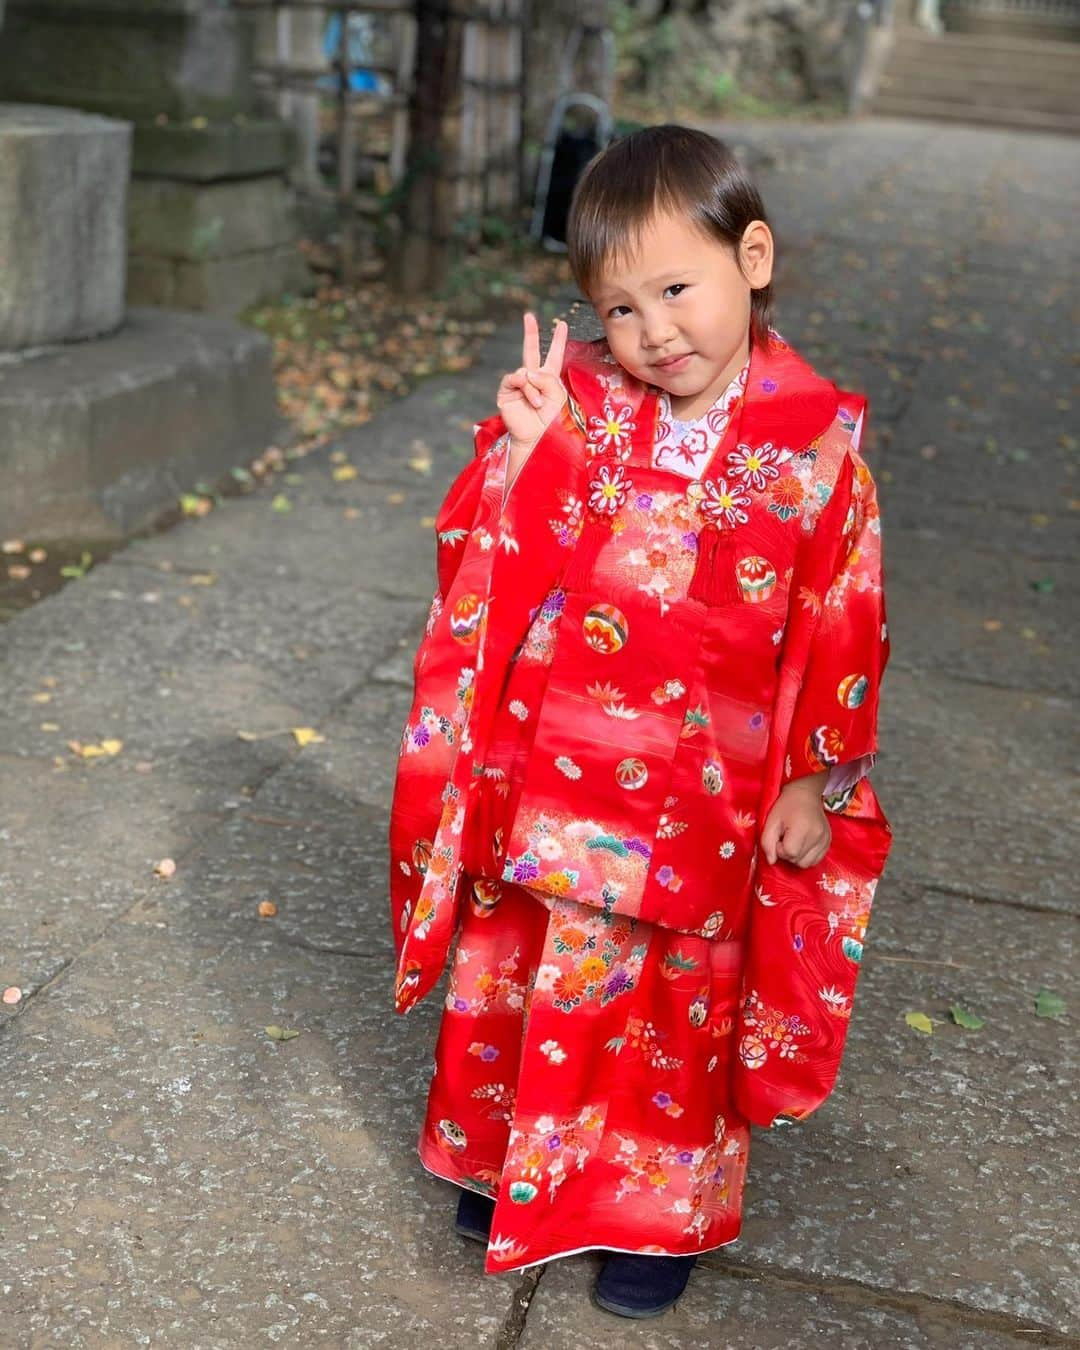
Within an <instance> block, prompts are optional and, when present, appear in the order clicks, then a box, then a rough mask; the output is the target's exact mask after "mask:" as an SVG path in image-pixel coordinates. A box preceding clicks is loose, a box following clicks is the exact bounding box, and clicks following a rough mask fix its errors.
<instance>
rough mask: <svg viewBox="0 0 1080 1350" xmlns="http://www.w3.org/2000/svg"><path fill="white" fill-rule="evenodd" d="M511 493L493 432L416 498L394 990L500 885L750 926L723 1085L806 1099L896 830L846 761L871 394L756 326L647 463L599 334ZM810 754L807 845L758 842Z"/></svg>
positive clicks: (686, 921)
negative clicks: (429, 597) (718, 380)
mask: <svg viewBox="0 0 1080 1350" xmlns="http://www.w3.org/2000/svg"><path fill="white" fill-rule="evenodd" d="M564 382H565V383H566V385H567V387H568V390H569V392H570V396H571V397H570V401H569V402H568V404H567V406H566V408H565V409H564V411H563V414H562V416H561V417H560V418H559V419H558V420H557V421H556V422H555V423H554V424H553V425H552V426H551V427H550V428H549V429H548V431H547V432H546V434H545V435H544V437H543V438H542V439H541V440H540V442H539V443H538V444H537V445H536V447H535V448H534V450H533V452H532V453H531V455H530V456H529V458H528V459H527V461H526V463H525V465H524V466H523V468H522V469H521V471H520V473H519V475H518V478H517V480H516V482H515V483H514V485H513V487H512V488H511V490H510V491H509V493H508V495H507V497H506V501H505V503H504V502H503V483H504V475H505V460H506V438H505V437H504V436H503V435H502V433H503V431H504V430H505V428H504V427H503V425H502V422H501V419H499V418H492V419H489V421H487V422H485V423H483V424H481V425H480V426H479V427H478V428H477V441H476V448H477V456H476V459H475V460H474V461H473V462H472V463H471V464H470V465H469V466H468V467H467V468H466V469H465V470H463V472H462V473H461V474H460V475H459V477H458V479H457V480H456V481H455V483H454V484H453V486H452V487H451V489H450V492H449V494H448V495H447V498H446V501H445V502H444V504H443V507H442V509H441V511H440V513H439V516H438V518H437V520H436V532H437V536H438V546H439V554H438V574H439V584H438V590H437V592H436V594H435V597H434V600H433V602H432V607H431V612H430V615H429V620H428V624H427V630H426V633H425V636H424V639H423V641H422V642H421V644H420V648H419V650H418V652H417V656H416V662H415V672H414V673H415V683H416V688H415V696H414V701H413V707H412V710H411V713H410V716H409V720H408V722H407V724H406V726H405V729H404V732H403V736H402V749H401V759H400V764H399V771H398V779H397V786H396V790H395V796H394V803H393V811H392V819H391V839H390V843H391V869H392V877H391V899H392V909H393V915H394V923H395V936H396V940H397V943H398V948H399V966H398V982H397V1004H398V1008H399V1010H401V1011H404V1010H406V1009H407V1008H409V1007H410V1006H412V1004H413V1003H414V1002H416V1000H417V999H419V998H421V997H423V995H424V994H425V993H427V992H428V990H430V988H431V987H432V986H433V985H434V983H435V982H436V981H437V980H438V977H439V975H440V973H441V971H442V969H443V966H444V964H445V961H446V956H447V952H448V949H449V945H450V942H451V940H452V937H453V933H454V930H455V927H456V920H457V914H458V909H457V907H458V905H459V904H464V903H468V904H472V905H474V906H477V907H478V908H480V909H482V910H484V911H485V912H490V914H491V921H492V922H496V923H497V922H498V899H499V888H500V882H501V881H513V882H516V883H518V884H519V885H522V886H525V887H526V888H528V889H529V890H530V891H532V892H534V893H535V894H536V895H537V897H538V903H540V902H541V901H542V900H543V899H544V898H546V897H553V896H555V897H566V898H568V899H571V900H575V901H577V902H579V903H581V904H586V905H593V906H598V907H601V908H604V909H606V910H608V911H611V912H613V913H618V914H623V915H626V916H629V917H632V918H636V919H640V920H643V921H647V922H648V923H653V924H659V925H662V926H663V927H666V928H670V929H676V930H682V931H685V932H688V933H696V934H699V935H701V936H703V937H706V938H715V939H717V940H730V939H741V940H743V941H745V943H746V964H745V970H744V978H743V998H742V1008H741V1014H740V1018H741V1022H740V1027H739V1042H738V1044H739V1055H738V1062H737V1064H736V1067H735V1075H736V1081H735V1084H734V1088H735V1095H736V1101H737V1103H738V1104H739V1106H740V1109H742V1110H743V1111H744V1113H745V1115H746V1116H747V1117H748V1118H749V1119H750V1120H752V1121H755V1122H756V1123H759V1124H771V1123H772V1121H773V1120H774V1119H775V1118H776V1116H777V1115H779V1114H785V1115H790V1116H797V1117H798V1116H804V1115H806V1114H807V1113H808V1112H809V1111H811V1110H813V1109H814V1108H815V1107H816V1106H818V1105H819V1104H820V1103H821V1102H822V1101H823V1100H824V1098H825V1097H826V1096H827V1095H828V1093H829V1091H830V1090H831V1088H832V1086H833V1083H834V1081H835V1077H836V1072H837V1069H838V1067H839V1062H840V1056H841V1053H842V1050H843V1045H844V1039H845V1036H846V1031H847V1026H848V1019H849V1018H850V1015H851V1006H852V998H853V994H854V987H855V980H856V976H857V973H858V969H859V959H860V957H861V954H862V943H863V939H864V935H865V930H866V925H867V922H868V918H869V911H870V905H871V900H872V898H873V892H874V887H875V886H876V883H877V879H878V877H879V875H880V873H881V871H882V868H883V867H884V863H885V858H886V854H887V852H888V847H889V830H888V825H887V823H886V821H885V819H884V816H883V815H882V812H881V810H880V807H879V806H878V803H877V799H876V797H875V795H874V792H873V790H872V788H871V787H870V784H869V781H868V779H867V778H866V777H865V776H864V774H865V769H866V768H867V767H868V766H869V765H870V764H871V763H872V759H873V755H874V753H875V750H876V743H877V742H876V735H877V732H876V724H877V705H878V693H879V685H880V678H881V673H882V670H883V668H884V665H885V662H886V659H887V655H888V640H887V636H886V629H885V623H884V608H883V599H882V588H881V541H880V526H879V520H878V513H877V504H876V498H875V494H874V487H873V482H872V480H871V478H870V475H869V473H868V471H867V469H866V466H865V465H864V463H863V461H862V460H861V458H860V457H859V454H858V449H857V444H858V440H857V437H858V434H859V433H860V432H861V427H862V422H863V420H864V415H865V400H864V399H862V398H861V397H859V396H858V395H855V394H851V393H847V392H844V391H840V390H838V389H837V388H836V386H835V385H833V384H831V383H830V382H829V381H827V380H824V379H822V378H821V377H820V376H818V375H817V374H815V372H814V371H813V370H811V368H810V367H809V366H808V365H807V364H806V363H805V362H804V361H803V360H802V359H801V358H800V357H799V356H798V355H797V354H796V353H795V352H794V351H793V350H792V349H791V348H790V347H788V346H787V344H786V343H784V342H783V340H782V339H781V338H780V337H779V336H778V335H777V334H776V333H773V334H771V337H770V342H769V344H768V345H767V346H761V345H758V344H755V345H754V346H753V347H752V350H751V359H750V365H749V372H748V376H747V380H746V388H745V393H744V395H743V397H742V399H741V400H740V401H739V402H738V403H737V404H736V406H735V407H734V408H733V409H732V410H731V414H730V420H729V421H727V424H726V428H725V429H724V430H723V431H722V434H721V437H720V440H719V443H718V444H717V446H716V449H715V451H714V452H713V453H712V454H711V456H709V458H708V459H707V461H697V462H696V464H695V468H694V469H692V470H691V471H690V473H688V474H686V475H681V474H680V472H678V471H677V470H674V471H673V469H672V468H671V467H670V466H669V467H663V468H661V467H656V466H654V462H653V461H654V442H655V441H656V437H657V431H658V426H657V422H658V413H659V400H658V397H657V393H656V391H655V390H653V389H650V388H648V387H646V386H643V385H641V384H639V383H637V382H635V381H634V380H632V379H631V377H630V376H629V375H627V373H626V372H625V371H623V370H622V369H621V368H620V367H619V366H618V365H617V364H616V363H615V362H614V360H613V358H612V357H611V355H610V353H609V352H608V351H607V348H606V347H605V346H604V344H602V343H596V344H571V347H570V352H569V354H568V359H567V363H566V368H565V370H564ZM820 770H830V771H831V772H832V778H831V779H830V795H829V796H828V797H827V798H826V804H827V806H828V807H829V810H830V817H829V818H830V824H831V826H832V832H833V837H832V844H831V847H830V849H829V852H828V854H827V855H826V857H825V859H824V860H823V862H822V863H820V864H819V865H817V866H814V867H810V868H806V869H799V868H796V867H794V866H792V865H790V864H787V863H777V864H775V865H769V864H768V863H767V862H766V861H765V859H764V856H763V855H762V854H761V852H760V849H759V848H758V837H759V834H760V827H761V825H762V823H763V822H764V820H765V818H766V815H767V813H768V811H769V809H770V807H771V806H772V805H773V803H774V802H775V800H776V798H777V795H778V793H779V792H780V789H781V788H782V786H783V785H784V783H785V782H787V781H789V780H790V779H792V778H795V777H800V776H802V775H805V774H808V773H812V772H816V771H820Z"/></svg>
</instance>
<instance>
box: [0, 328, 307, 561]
mask: <svg viewBox="0 0 1080 1350" xmlns="http://www.w3.org/2000/svg"><path fill="white" fill-rule="evenodd" d="M279 430H280V422H279V419H278V416H277V413H276V408H275V401H274V386H273V380H272V377H271V370H270V347H269V343H268V342H267V341H266V339H265V338H264V337H262V336H261V335H260V334H258V333H255V332H253V331H251V330H249V329H246V328H243V327H241V326H240V325H238V324H234V323H229V322H225V321H223V320H220V319H210V318H207V317H205V316H203V315H193V314H169V313H160V312H157V311H153V310H147V311H139V310H134V311H131V312H129V314H128V316H127V320H126V322H125V323H124V324H123V326H122V327H121V328H120V329H119V330H118V331H117V332H116V333H114V334H112V335H111V336H109V337H107V338H102V339H101V340H100V341H98V342H94V343H86V344H80V345H78V346H62V347H52V348H47V349H45V350H44V351H40V352H38V353H33V354H30V355H28V356H24V357H22V358H19V359H13V360H11V361H9V362H8V363H6V364H4V365H0V481H2V482H3V484H4V492H3V494H2V496H0V537H6V536H7V535H9V534H20V535H27V536H30V537H32V538H35V539H43V540H49V539H58V538H59V539H67V540H73V539H74V540H78V539H95V540H103V539H123V538H124V537H126V536H127V535H129V534H130V533H132V532H133V531H134V530H137V529H139V528H141V527H143V526H145V525H147V524H148V523H149V522H150V521H151V520H152V519H153V518H154V517H155V516H156V515H157V514H158V513H159V512H160V511H162V510H163V509H164V508H166V507H168V506H170V505H172V504H173V503H175V501H176V498H177V496H178V494H179V493H180V492H182V491H184V490H185V489H187V488H189V487H190V486H191V485H192V484H193V483H194V482H195V481H196V480H198V479H199V478H213V477H216V476H217V475H218V474H220V473H223V472H224V471H225V470H226V469H228V468H229V467H231V466H232V465H234V464H238V463H241V462H242V461H243V460H244V459H245V458H246V457H251V456H253V455H255V454H256V453H258V452H259V451H260V450H262V449H263V448H264V447H265V446H266V445H267V444H268V443H269V442H271V441H272V440H274V438H275V436H276V435H277V434H278V432H279Z"/></svg>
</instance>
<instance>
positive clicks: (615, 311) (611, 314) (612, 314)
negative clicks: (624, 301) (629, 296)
mask: <svg viewBox="0 0 1080 1350" xmlns="http://www.w3.org/2000/svg"><path fill="white" fill-rule="evenodd" d="M620 309H623V310H627V312H628V313H629V310H628V309H627V306H626V305H615V306H613V307H612V308H611V309H609V310H608V318H609V319H617V318H618V317H619V310H620Z"/></svg>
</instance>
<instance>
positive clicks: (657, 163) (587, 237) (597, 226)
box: [566, 123, 772, 346]
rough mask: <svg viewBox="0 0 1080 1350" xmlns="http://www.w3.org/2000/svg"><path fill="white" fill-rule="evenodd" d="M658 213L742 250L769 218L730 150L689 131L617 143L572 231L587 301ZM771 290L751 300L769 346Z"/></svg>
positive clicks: (597, 164) (756, 331)
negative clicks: (749, 232) (678, 217)
mask: <svg viewBox="0 0 1080 1350" xmlns="http://www.w3.org/2000/svg"><path fill="white" fill-rule="evenodd" d="M657 210H661V211H670V212H673V213H678V214H683V215H685V216H686V217H688V219H689V221H690V223H691V224H694V225H696V226H698V228H699V229H701V230H703V231H704V232H705V233H706V234H708V235H711V236H712V237H713V238H714V239H717V240H719V241H720V242H721V243H722V244H726V245H728V247H729V248H730V249H731V251H732V252H733V253H734V255H735V260H736V263H737V264H738V265H739V267H740V270H741V263H739V256H738V248H737V246H738V244H739V242H740V240H741V239H742V236H743V232H744V231H745V229H746V227H747V225H749V224H750V222H751V221H752V220H762V221H764V222H765V224H766V225H767V224H768V223H769V222H768V217H767V216H766V215H765V207H764V205H763V203H762V200H761V195H760V193H759V192H758V190H757V188H756V187H755V186H754V184H753V182H752V181H751V179H750V176H749V174H748V173H747V172H746V170H745V169H744V168H743V167H742V165H741V164H740V163H739V161H738V160H737V159H736V158H735V156H734V154H733V153H732V152H731V150H730V149H729V148H728V146H726V145H725V144H724V142H723V141H719V140H717V139H716V137H715V136H710V135H709V134H708V133H707V132H704V131H695V130H694V129H693V128H691V127H680V126H676V125H674V124H671V123H669V124H666V125H664V126H658V127H644V128H643V129H642V130H641V131H635V132H632V133H631V134H630V135H629V136H624V137H623V138H622V139H621V140H617V141H614V142H613V143H612V144H611V145H609V146H608V148H607V149H606V150H604V151H603V152H602V153H601V154H599V155H598V156H597V157H596V158H595V159H594V160H593V161H592V163H591V164H589V166H588V168H587V169H586V170H585V172H584V173H583V174H582V176H581V179H580V180H579V182H578V185H577V188H576V189H575V191H574V197H573V201H572V203H571V207H570V219H569V223H568V228H567V236H566V243H567V251H568V255H569V260H570V269H571V271H572V272H573V274H574V280H575V281H576V282H577V284H578V286H579V287H580V289H581V293H582V295H586V296H587V295H589V293H590V291H591V289H592V287H593V286H594V285H595V283H596V281H597V280H598V278H599V276H600V273H601V270H602V269H603V267H604V266H605V264H606V263H608V262H609V261H610V260H611V259H612V258H613V257H617V256H618V255H619V254H620V253H621V252H622V251H623V250H624V249H625V248H626V247H627V245H628V244H629V245H632V244H633V243H634V241H635V240H636V239H638V238H640V236H641V231H642V230H643V229H644V227H645V226H646V225H647V224H648V221H649V219H650V218H651V217H652V215H653V213H654V212H656V211H657ZM771 307H772V287H771V286H764V287H762V289H761V290H755V291H752V292H751V295H750V327H751V331H752V335H753V339H754V341H755V342H756V343H760V344H762V345H764V346H767V345H768V332H769V322H770V313H771Z"/></svg>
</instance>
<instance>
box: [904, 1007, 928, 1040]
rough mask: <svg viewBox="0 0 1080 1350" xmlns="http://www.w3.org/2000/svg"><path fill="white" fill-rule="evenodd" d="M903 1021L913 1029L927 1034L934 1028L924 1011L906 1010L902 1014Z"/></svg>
mask: <svg viewBox="0 0 1080 1350" xmlns="http://www.w3.org/2000/svg"><path fill="white" fill-rule="evenodd" d="M904 1021H905V1022H906V1023H907V1024H908V1026H909V1027H912V1028H913V1029H914V1030H915V1031H922V1032H924V1033H925V1034H926V1035H927V1036H929V1035H930V1034H931V1032H932V1031H933V1030H934V1023H933V1022H932V1021H931V1019H930V1018H929V1017H927V1015H926V1014H925V1013H924V1012H907V1013H905V1014H904Z"/></svg>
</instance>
